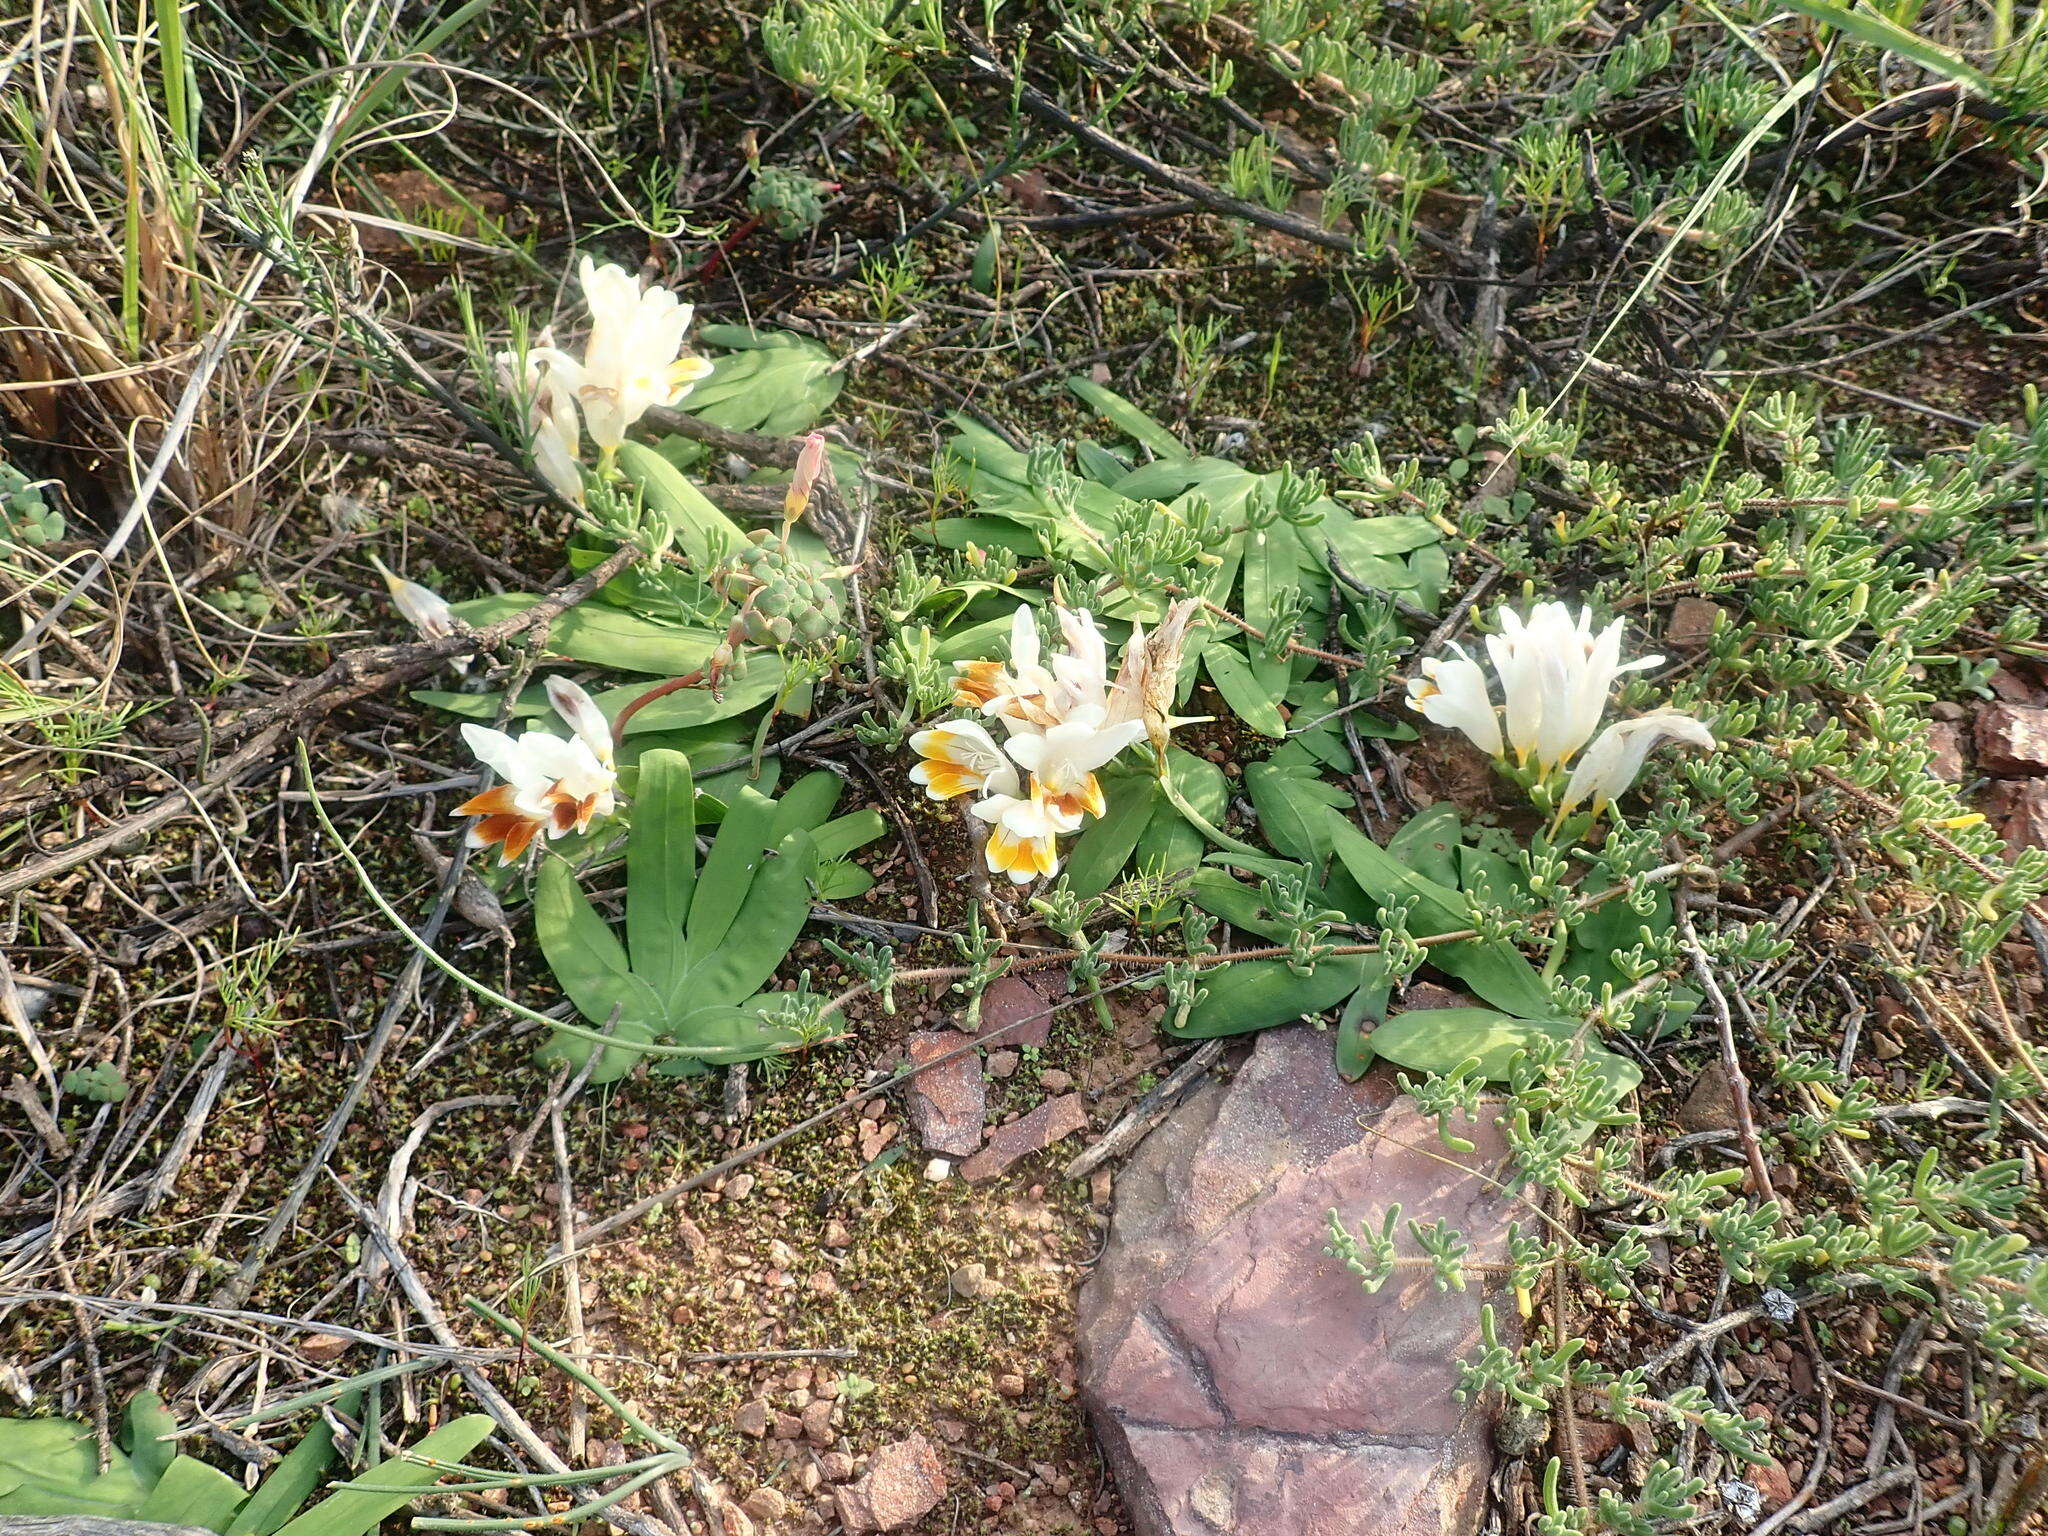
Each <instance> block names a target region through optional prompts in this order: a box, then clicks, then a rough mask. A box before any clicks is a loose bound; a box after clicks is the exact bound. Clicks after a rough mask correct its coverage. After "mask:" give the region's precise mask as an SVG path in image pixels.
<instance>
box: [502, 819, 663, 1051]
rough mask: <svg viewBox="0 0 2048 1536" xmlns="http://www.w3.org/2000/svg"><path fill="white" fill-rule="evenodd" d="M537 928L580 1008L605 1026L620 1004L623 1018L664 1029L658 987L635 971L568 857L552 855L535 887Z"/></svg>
mask: <svg viewBox="0 0 2048 1536" xmlns="http://www.w3.org/2000/svg"><path fill="white" fill-rule="evenodd" d="M533 932H534V937H536V938H537V939H539V940H540V951H541V953H542V954H543V955H545V956H547V962H548V966H549V968H550V969H552V970H553V971H554V973H555V980H557V981H559V982H560V983H561V984H562V990H563V991H564V992H566V993H568V994H569V1000H570V1001H571V1002H573V1003H574V1004H575V1005H576V1008H577V1011H578V1012H580V1013H581V1014H582V1015H583V1017H585V1018H586V1019H588V1020H590V1022H591V1023H593V1024H596V1025H599V1026H600V1027H602V1026H603V1025H604V1024H605V1023H606V1022H607V1021H609V1020H610V1018H611V1016H612V1010H613V1009H614V1008H617V1009H618V1012H619V1022H620V1023H621V1024H638V1025H640V1026H641V1027H643V1028H646V1029H651V1030H654V1031H655V1032H656V1033H659V1032H660V1030H661V1029H663V1028H664V1027H665V1026H666V1025H667V1022H668V1010H667V1009H666V1008H665V1007H664V1006H663V1005H662V1000H661V999H660V998H659V997H657V996H656V995H655V992H654V989H653V988H652V987H650V986H648V985H647V983H646V982H645V981H642V980H641V979H640V978H639V977H638V976H635V975H634V974H633V968H632V966H631V965H630V964H628V963H627V960H626V947H625V946H624V945H623V944H621V943H620V942H619V936H618V935H617V934H615V933H613V932H612V927H611V924H610V923H607V922H606V921H605V920H604V919H603V918H601V917H599V916H598V915H597V909H596V908H595V907H593V906H591V904H590V898H589V897H587V896H585V895H584V894H583V888H582V887H581V886H580V885H578V884H577V883H576V876H575V873H574V872H573V871H572V870H571V869H570V868H569V864H568V861H567V860H566V859H548V860H547V861H546V862H544V863H543V864H542V865H541V867H540V876H539V878H538V879H537V880H535V882H534V888H533Z"/></svg>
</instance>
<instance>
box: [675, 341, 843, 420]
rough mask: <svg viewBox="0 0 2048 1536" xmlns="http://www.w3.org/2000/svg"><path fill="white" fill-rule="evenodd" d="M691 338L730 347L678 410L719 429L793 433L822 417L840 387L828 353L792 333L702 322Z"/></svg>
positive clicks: (840, 373) (840, 371) (837, 371)
mask: <svg viewBox="0 0 2048 1536" xmlns="http://www.w3.org/2000/svg"><path fill="white" fill-rule="evenodd" d="M697 339H698V340H699V341H700V342H702V343H703V344H704V345H705V346H707V347H720V348H729V349H732V350H729V351H727V352H725V354H724V355H723V356H721V357H719V358H717V359H716V360H715V361H714V363H713V366H712V372H711V377H710V378H708V379H705V380H703V381H702V382H701V383H699V384H697V385H696V386H695V387H694V388H692V389H691V391H690V393H689V396H688V397H687V398H686V399H685V400H684V401H683V405H682V408H683V409H684V410H685V411H688V412H689V413H690V414H691V415H692V416H701V417H702V418H703V419H704V420H706V421H709V422H712V423H714V424H715V425H718V426H721V427H730V428H732V429H733V430H735V431H738V432H761V433H765V434H767V435H768V436H770V437H794V436H796V435H797V434H798V433H799V432H808V431H809V430H810V429H811V428H812V427H815V426H816V425H817V424H818V423H819V422H820V421H823V420H824V419H825V413H826V412H827V411H829V410H831V408H832V402H833V401H835V400H837V399H838V398H839V392H840V390H842V389H843V388H845V387H846V372H845V370H844V369H838V368H835V366H834V360H833V357H832V354H831V353H830V352H829V351H827V350H826V349H825V348H824V347H822V346H820V345H819V344H818V343H817V342H815V341H812V340H811V339H810V338H808V337H805V336H798V335H796V334H794V333H793V332H789V331H751V330H748V329H746V328H745V327H744V326H736V325H704V326H700V327H699V328H698V330H697Z"/></svg>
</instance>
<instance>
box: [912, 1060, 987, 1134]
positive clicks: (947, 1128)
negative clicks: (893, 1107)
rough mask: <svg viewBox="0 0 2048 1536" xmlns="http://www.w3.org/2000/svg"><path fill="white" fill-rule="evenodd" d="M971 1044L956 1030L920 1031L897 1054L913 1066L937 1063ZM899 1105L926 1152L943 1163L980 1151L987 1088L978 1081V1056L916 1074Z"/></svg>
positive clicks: (979, 1075) (979, 1064) (985, 1114)
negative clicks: (901, 1053) (938, 1156)
mask: <svg viewBox="0 0 2048 1536" xmlns="http://www.w3.org/2000/svg"><path fill="white" fill-rule="evenodd" d="M972 1044H973V1040H972V1038H971V1037H970V1036H967V1035H963V1034H961V1033H960V1031H959V1030H957V1029H925V1030H919V1031H918V1032H917V1033H916V1034H914V1035H912V1036H911V1037H910V1038H909V1039H907V1040H905V1041H904V1042H903V1051H904V1054H905V1055H907V1056H908V1057H909V1058H910V1060H911V1063H912V1064H913V1065H916V1064H918V1063H921V1062H927V1061H937V1060H938V1059H939V1058H940V1057H942V1056H944V1055H946V1054H947V1053H948V1052H951V1051H957V1050H959V1049H960V1047H962V1046H963V1045H972ZM903 1103H904V1106H905V1107H906V1108H907V1109H908V1110H909V1111H910V1123H911V1125H912V1126H913V1127H915V1128H916V1130H917V1134H918V1137H919V1138H920V1139H921V1140H922V1141H923V1142H924V1144H925V1146H926V1148H927V1149H929V1150H930V1151H933V1152H944V1153H945V1154H947V1155H948V1156H949V1157H965V1156H967V1155H968V1154H969V1153H971V1152H973V1151H975V1150H976V1149H978V1148H979V1147H980V1146H981V1132H982V1127H983V1126H984V1125H985V1124H986V1123H987V1121H988V1085H987V1084H986V1083H984V1082H983V1081H982V1079H981V1053H980V1052H978V1051H973V1050H970V1051H968V1052H966V1053H965V1054H964V1055H961V1056H956V1057H954V1058H953V1059H952V1060H951V1061H948V1062H944V1063H943V1064H941V1065H939V1066H936V1067H929V1068H927V1069H926V1070H924V1071H922V1072H920V1073H918V1074H917V1076H915V1077H913V1078H912V1079H911V1080H910V1081H909V1082H908V1083H906V1084H905V1085H904V1088H903Z"/></svg>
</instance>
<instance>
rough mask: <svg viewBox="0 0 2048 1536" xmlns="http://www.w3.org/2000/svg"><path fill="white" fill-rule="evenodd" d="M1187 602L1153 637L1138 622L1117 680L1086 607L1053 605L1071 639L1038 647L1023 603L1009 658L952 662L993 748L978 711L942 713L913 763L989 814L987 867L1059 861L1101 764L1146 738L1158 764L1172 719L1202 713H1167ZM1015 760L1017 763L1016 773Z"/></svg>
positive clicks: (914, 741) (1189, 613)
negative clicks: (991, 724) (999, 738)
mask: <svg viewBox="0 0 2048 1536" xmlns="http://www.w3.org/2000/svg"><path fill="white" fill-rule="evenodd" d="M1195 608H1196V605H1195V603H1193V602H1192V601H1184V602H1179V603H1175V604H1174V605H1173V607H1172V608H1170V609H1169V610H1168V612H1167V614H1166V617H1165V618H1164V619H1163V620H1162V621H1161V623H1160V625H1159V627H1158V628H1157V629H1156V630H1154V631H1153V633H1152V634H1151V635H1150V636H1149V637H1148V636H1147V635H1146V633H1145V628H1144V626H1143V625H1142V624H1139V625H1133V626H1132V630H1131V639H1130V643H1129V644H1128V645H1127V646H1126V647H1125V648H1124V654H1123V659H1122V661H1121V663H1120V665H1119V666H1118V668H1117V673H1116V676H1115V677H1114V678H1111V677H1110V676H1109V648H1108V646H1107V645H1106V643H1105V642H1104V640H1103V638H1102V632H1101V630H1099V629H1098V628H1096V625H1095V619H1094V616H1093V615H1091V614H1090V613H1089V612H1088V610H1087V609H1085V608H1083V609H1078V610H1073V609H1067V608H1057V607H1056V608H1055V609H1054V610H1053V612H1054V613H1055V614H1056V615H1057V617H1058V619H1059V626H1060V634H1061V637H1062V639H1063V640H1064V641H1065V644H1066V648H1065V649H1064V650H1062V651H1059V652H1057V653H1055V654H1053V655H1051V656H1045V655H1044V654H1043V652H1042V649H1041V646H1040V641H1039V635H1038V619H1037V615H1036V614H1035V613H1034V612H1033V610H1032V609H1031V607H1030V605H1029V604H1025V605H1023V606H1020V607H1019V608H1018V609H1017V613H1016V616H1015V618H1013V619H1012V620H1011V623H1010V658H1009V661H1008V663H1007V664H1005V663H1003V662H999V661H965V662H961V663H959V664H958V666H957V669H956V670H957V671H958V673H959V675H958V677H957V678H956V679H955V682H954V690H955V691H954V695H953V702H954V704H955V705H957V706H959V707H961V708H969V709H976V710H978V711H979V712H980V713H981V715H982V716H983V717H984V718H988V719H991V720H993V721H995V722H996V723H997V724H999V725H1000V726H1001V727H1002V730H1003V732H1004V738H1005V739H1004V740H1003V742H1002V744H1001V745H1000V746H999V745H998V744H997V743H996V740H995V738H994V737H993V736H991V735H990V734H989V732H988V729H987V728H986V727H985V726H983V725H982V724H981V722H980V721H978V720H972V719H965V720H949V721H947V722H945V723H944V724H943V725H937V726H934V727H932V729H930V730H928V731H919V732H918V733H917V734H916V735H914V736H912V737H911V738H910V746H911V750H912V751H914V752H916V753H917V755H918V762H917V765H916V766H915V767H913V768H912V769H911V770H910V777H911V780H912V782H913V783H917V784H922V785H923V786H924V787H925V793H926V794H927V795H928V796H930V797H931V798H932V799H934V800H951V799H954V798H956V797H958V796H961V795H972V796H974V803H973V805H972V806H971V807H970V808H969V809H970V810H971V812H972V814H973V815H974V816H975V817H977V818H978V819H980V820H981V821H984V822H986V823H988V829H989V830H988V837H987V840H986V842H985V843H984V845H983V856H984V858H985V859H986V861H987V864H988V868H989V871H990V873H992V874H1000V875H1008V876H1009V877H1010V880H1011V881H1012V882H1013V883H1014V884H1017V885H1026V884H1028V883H1030V882H1031V881H1032V880H1035V879H1037V878H1039V877H1041V876H1047V875H1051V874H1053V873H1055V872H1056V871H1057V870H1058V869H1059V839H1060V838H1061V837H1063V836H1065V835H1066V834H1068V833H1071V832H1077V831H1079V830H1080V828H1081V824H1082V822H1083V821H1085V820H1086V819H1087V818H1088V817H1090V816H1100V815H1101V814H1102V813H1103V811H1104V810H1105V808H1106V803H1105V801H1104V798H1103V793H1102V785H1101V783H1100V782H1099V781H1098V780H1097V779H1096V777H1095V774H1096V770H1097V769H1099V768H1102V767H1104V766H1105V765H1106V764H1108V763H1109V761H1110V760H1111V759H1112V758H1114V757H1115V756H1116V755H1117V754H1118V753H1119V752H1122V751H1123V750H1124V749H1125V748H1127V747H1132V746H1135V745H1137V743H1139V742H1141V741H1147V740H1149V741H1150V742H1151V744H1152V748H1153V751H1154V753H1155V754H1156V755H1157V757H1158V761H1159V763H1160V766H1161V769H1162V771H1163V769H1164V764H1165V753H1166V745H1167V741H1168V738H1169V736H1170V735H1171V733H1172V731H1173V728H1174V727H1175V726H1178V725H1188V724H1192V723H1193V721H1194V720H1195V719H1197V718H1201V717H1193V716H1190V717H1179V716H1175V715H1173V714H1172V713H1170V711H1171V708H1172V704H1173V694H1174V686H1175V680H1176V678H1177V677H1178V675H1179V672H1180V657H1181V649H1182V646H1183V645H1184V644H1185V642H1186V638H1187V631H1188V625H1189V623H1190V621H1191V620H1192V619H1193V618H1194V614H1195ZM1020 770H1021V771H1020Z"/></svg>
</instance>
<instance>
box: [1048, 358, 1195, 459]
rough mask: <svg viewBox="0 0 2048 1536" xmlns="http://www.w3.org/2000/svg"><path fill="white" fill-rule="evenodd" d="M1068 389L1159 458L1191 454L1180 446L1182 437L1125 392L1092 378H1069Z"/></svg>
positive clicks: (1172, 457) (1125, 434) (1174, 457)
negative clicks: (1149, 413)
mask: <svg viewBox="0 0 2048 1536" xmlns="http://www.w3.org/2000/svg"><path fill="white" fill-rule="evenodd" d="M1067 390H1068V392H1069V393H1071V394H1073V395H1075V396H1077V397H1079V398H1080V399H1081V400H1082V401H1084V402H1085V403H1086V404H1088V405H1090V406H1092V407H1093V408H1094V409H1095V410H1096V412H1097V413H1098V414H1100V415H1101V416H1103V417H1104V418H1106V419H1107V420H1108V421H1109V423H1110V424H1111V425H1112V426H1114V427H1115V428H1116V429H1117V430H1118V431H1119V432H1121V433H1123V434H1124V436H1126V437H1128V438H1130V439H1131V441H1133V442H1135V443H1142V444H1143V445H1144V446H1145V447H1147V448H1150V449H1151V450H1152V451H1153V452H1154V453H1156V454H1157V455H1159V457H1160V458H1162V459H1185V458H1187V457H1188V456H1189V455H1188V451H1187V449H1185V448H1183V447H1182V446H1181V444H1180V439H1179V438H1177V437H1175V436H1174V435H1173V434H1172V433H1171V432H1169V431H1167V430H1166V428H1164V427H1162V426H1161V425H1160V424H1159V423H1158V422H1156V421H1154V420H1153V419H1152V418H1151V417H1150V416H1147V415H1146V414H1145V413H1144V412H1143V411H1141V410H1139V409H1138V408H1137V407H1136V406H1135V405H1133V404H1131V402H1130V401H1128V400H1126V399H1125V398H1124V397H1123V396H1122V395H1119V394H1117V393H1115V392H1114V391H1112V390H1107V389H1104V388H1103V387H1102V386H1101V385H1100V384H1097V383H1096V382H1095V381H1094V380H1093V379H1083V378H1072V379H1068V380H1067Z"/></svg>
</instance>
